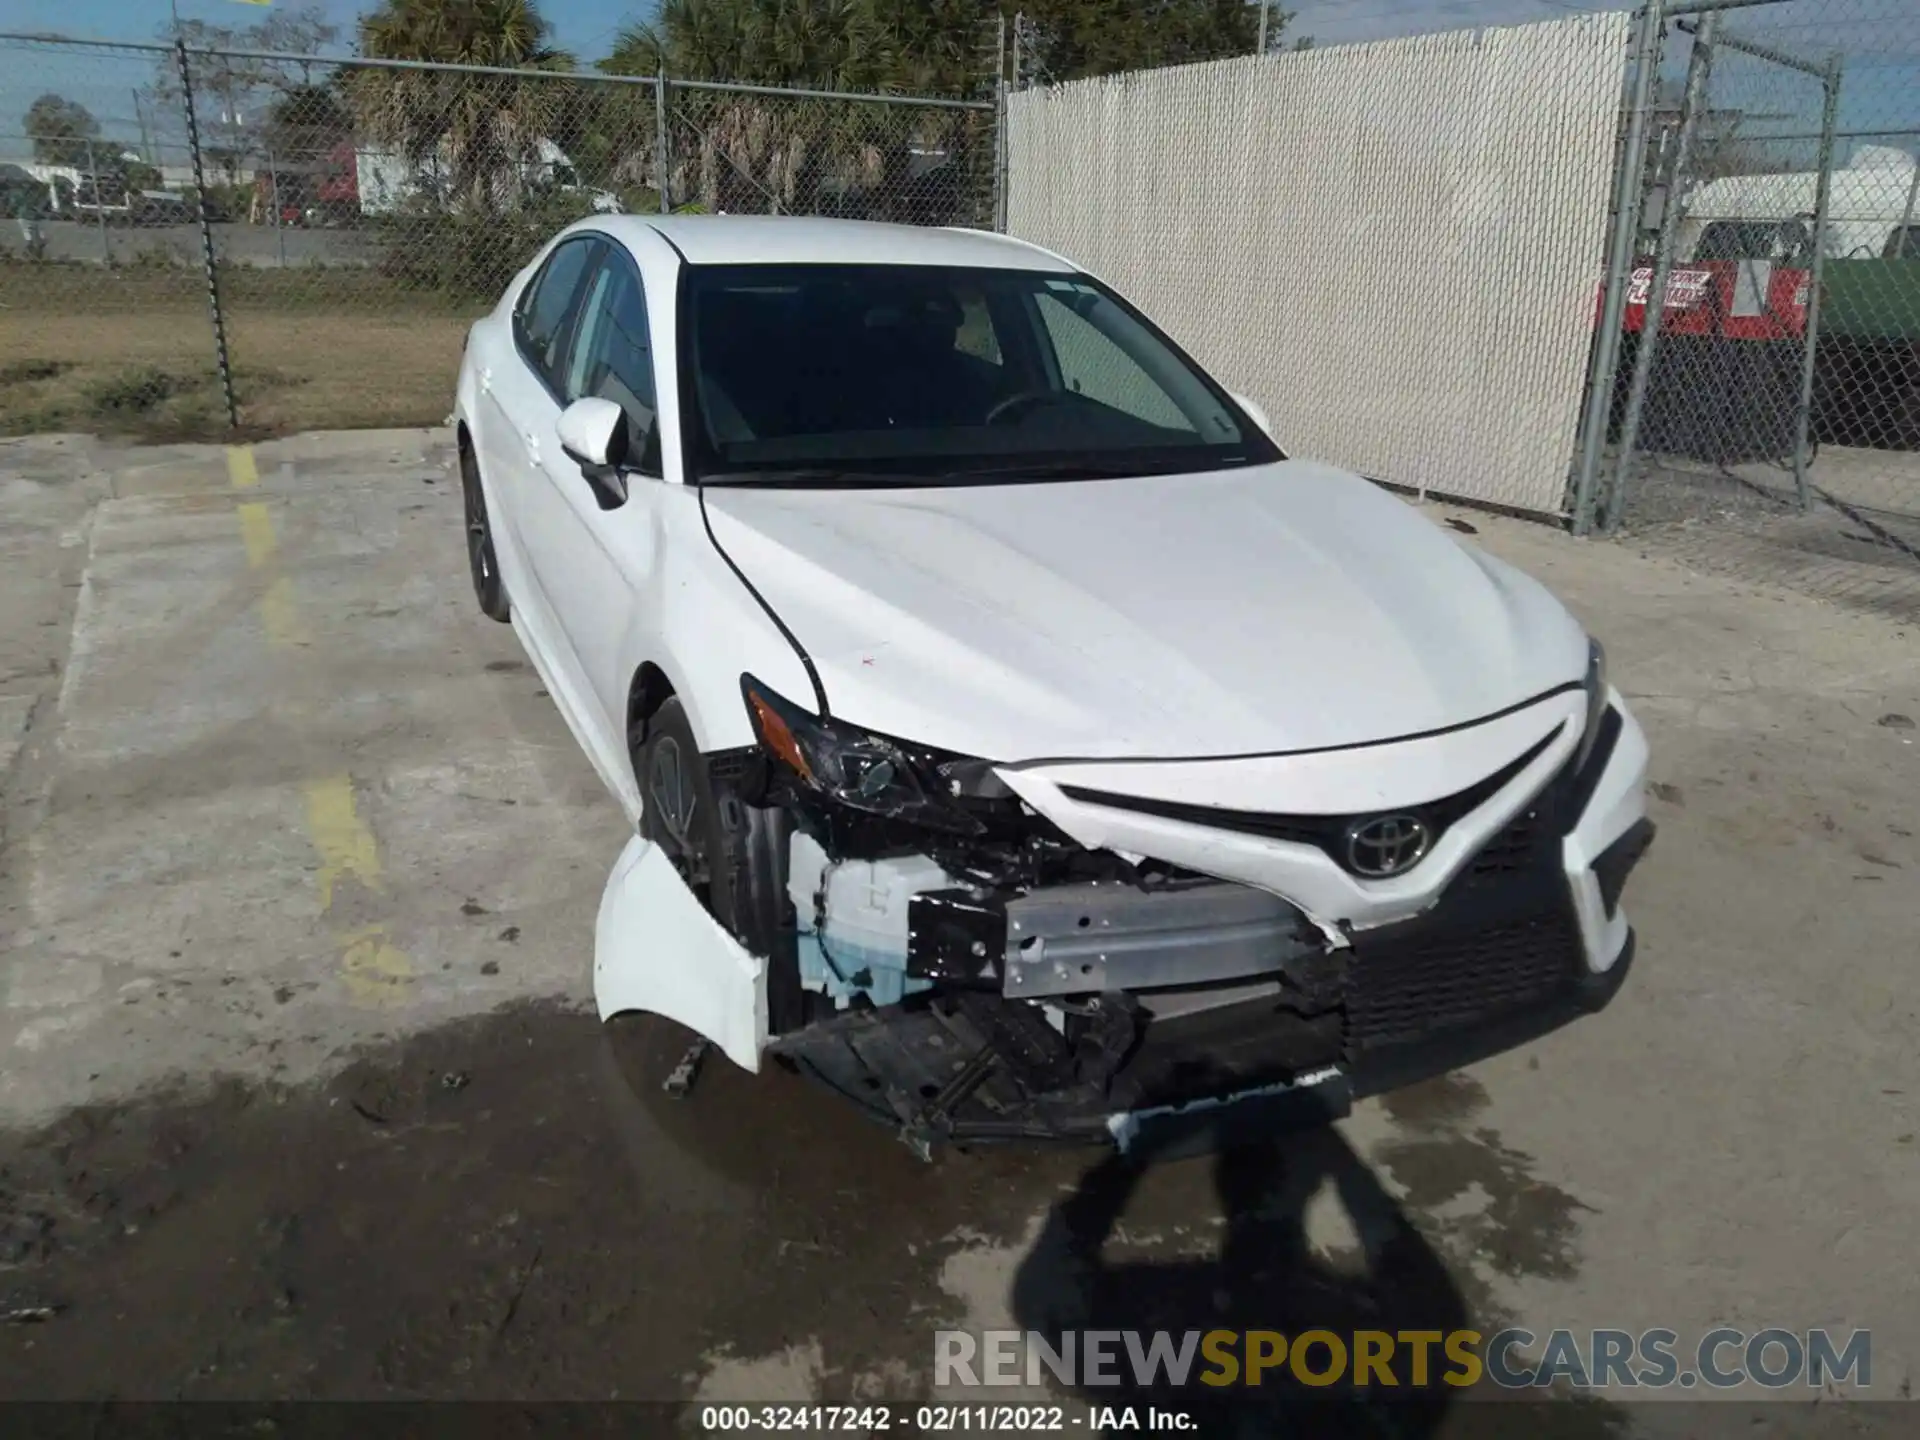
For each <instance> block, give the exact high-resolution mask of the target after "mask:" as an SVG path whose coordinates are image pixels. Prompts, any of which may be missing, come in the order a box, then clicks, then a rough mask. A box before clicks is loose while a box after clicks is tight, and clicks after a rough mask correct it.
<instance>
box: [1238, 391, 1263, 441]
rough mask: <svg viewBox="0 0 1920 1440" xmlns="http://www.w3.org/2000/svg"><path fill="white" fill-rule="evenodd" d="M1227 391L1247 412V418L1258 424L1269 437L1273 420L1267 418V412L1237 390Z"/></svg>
mask: <svg viewBox="0 0 1920 1440" xmlns="http://www.w3.org/2000/svg"><path fill="white" fill-rule="evenodd" d="M1228 393H1230V394H1231V395H1232V396H1233V403H1234V404H1236V405H1238V406H1239V407H1240V408H1241V409H1242V410H1244V411H1246V412H1247V418H1248V419H1250V420H1252V421H1253V423H1254V424H1256V425H1258V426H1259V427H1260V428H1261V429H1262V430H1264V431H1266V432H1267V435H1268V437H1269V438H1271V437H1272V435H1273V421H1271V420H1269V419H1268V418H1267V412H1266V411H1265V410H1263V409H1261V408H1260V406H1259V404H1258V403H1257V402H1256V401H1253V400H1249V399H1248V398H1247V397H1246V396H1244V395H1242V394H1240V393H1239V392H1238V391H1230V392H1228Z"/></svg>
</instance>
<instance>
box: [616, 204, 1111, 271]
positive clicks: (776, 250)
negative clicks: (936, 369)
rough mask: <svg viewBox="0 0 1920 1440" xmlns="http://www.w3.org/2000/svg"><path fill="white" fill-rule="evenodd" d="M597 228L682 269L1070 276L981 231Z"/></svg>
mask: <svg viewBox="0 0 1920 1440" xmlns="http://www.w3.org/2000/svg"><path fill="white" fill-rule="evenodd" d="M598 223H599V226H600V228H601V229H604V230H605V231H607V233H609V234H611V235H614V236H617V237H619V238H621V239H623V240H625V241H627V243H628V244H630V245H631V244H633V243H634V242H636V241H645V240H646V239H648V238H649V237H648V236H647V234H646V232H647V231H649V230H651V231H654V232H657V233H658V234H660V235H662V236H664V237H665V238H666V239H667V240H668V241H669V242H670V243H671V244H672V245H673V247H674V248H675V249H676V250H678V251H679V252H680V255H681V257H682V258H683V259H684V260H685V261H686V262H687V263H688V264H689V265H827V264H843V265H955V266H964V267H967V268H972V269H1000V270H1046V271H1052V272H1055V273H1058V274H1072V273H1073V272H1074V267H1073V265H1071V264H1070V263H1068V262H1067V261H1066V260H1063V259H1061V258H1060V257H1059V256H1058V255H1055V254H1053V253H1052V252H1050V251H1047V250H1042V249H1041V248H1040V247H1039V246H1037V245H1029V244H1027V243H1026V242H1025V241H1023V240H1015V239H1013V238H1012V237H1011V236H1007V235H996V234H994V233H993V232H991V231H987V230H958V229H955V230H944V229H934V228H932V227H929V226H924V225H884V224H879V223H876V222H874V221H869V220H826V219H821V218H819V217H817V216H806V215H608V216H605V217H603V218H602V219H601V220H600V221H599V222H598Z"/></svg>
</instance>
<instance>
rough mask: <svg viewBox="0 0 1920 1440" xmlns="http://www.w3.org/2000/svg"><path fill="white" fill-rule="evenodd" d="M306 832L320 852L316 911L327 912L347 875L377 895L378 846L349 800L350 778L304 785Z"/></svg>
mask: <svg viewBox="0 0 1920 1440" xmlns="http://www.w3.org/2000/svg"><path fill="white" fill-rule="evenodd" d="M307 829H308V831H310V832H311V833H312V835H313V848H314V849H316V850H318V851H319V852H320V908H321V909H322V910H331V909H332V908H333V901H334V897H335V894H336V893H337V891H338V889H339V886H340V882H341V881H342V880H344V879H346V878H348V877H349V876H351V877H352V878H353V879H355V880H358V881H359V882H360V883H361V884H362V885H364V886H366V888H367V889H369V890H371V891H373V892H374V893H375V894H378V893H379V892H380V891H382V890H384V889H386V880H385V879H384V878H383V877H382V876H381V874H380V846H379V844H378V842H376V841H375V840H374V838H373V832H372V831H371V830H369V829H368V828H367V825H366V822H365V821H364V820H362V819H361V818H360V811H359V808H358V807H357V806H356V805H355V804H354V801H353V779H352V777H351V776H347V775H330V776H328V777H327V778H326V779H324V780H310V781H308V782H307Z"/></svg>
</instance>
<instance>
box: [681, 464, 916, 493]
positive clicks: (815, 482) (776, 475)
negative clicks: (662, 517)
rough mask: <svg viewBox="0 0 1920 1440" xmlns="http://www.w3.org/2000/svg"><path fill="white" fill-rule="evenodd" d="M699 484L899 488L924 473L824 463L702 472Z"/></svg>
mask: <svg viewBox="0 0 1920 1440" xmlns="http://www.w3.org/2000/svg"><path fill="white" fill-rule="evenodd" d="M699 483H700V484H702V485H716V486H718V485H739V486H747V485H761V486H766V487H768V488H769V489H808V490H856V489H868V488H874V489H880V488H888V487H891V488H899V487H901V486H907V485H925V484H927V483H928V480H927V478H926V477H925V476H923V475H905V474H901V473H900V472H898V471H892V470H839V469H830V468H828V467H826V466H814V467H805V468H800V469H794V470H724V471H721V472H719V473H717V474H711V475H702V476H701V477H700V482H699Z"/></svg>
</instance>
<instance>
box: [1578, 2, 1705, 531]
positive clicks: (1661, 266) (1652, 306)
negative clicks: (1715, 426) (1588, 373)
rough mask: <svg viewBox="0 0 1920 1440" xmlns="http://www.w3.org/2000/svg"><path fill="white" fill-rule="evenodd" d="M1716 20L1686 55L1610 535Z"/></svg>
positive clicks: (1660, 316)
mask: <svg viewBox="0 0 1920 1440" xmlns="http://www.w3.org/2000/svg"><path fill="white" fill-rule="evenodd" d="M1718 19H1719V17H1718V16H1717V15H1714V14H1713V13H1712V12H1709V13H1707V14H1706V15H1704V16H1702V17H1701V19H1700V25H1699V28H1698V29H1697V30H1696V31H1695V32H1694V36H1693V54H1692V55H1690V56H1688V57H1687V87H1686V90H1685V91H1684V92H1683V94H1682V95H1681V99H1680V131H1679V133H1678V134H1677V135H1676V136H1674V141H1673V158H1672V160H1671V161H1670V162H1669V164H1668V166H1667V173H1666V182H1667V190H1666V199H1665V200H1664V202H1663V203H1662V204H1661V206H1660V239H1659V241H1658V242H1657V243H1656V244H1655V246H1654V252H1653V277H1652V280H1651V282H1650V283H1649V284H1648V286H1647V308H1646V318H1645V319H1644V320H1643V321H1642V322H1641V324H1640V346H1639V348H1638V349H1637V350H1636V351H1635V352H1634V357H1633V382H1632V384H1631V385H1630V386H1629V387H1628V389H1627V408H1626V413H1625V414H1624V415H1623V416H1622V417H1621V420H1620V448H1619V453H1618V454H1617V455H1616V456H1615V457H1614V462H1613V483H1612V484H1611V485H1610V486H1608V487H1607V493H1606V497H1605V504H1604V506H1603V507H1602V509H1603V513H1602V515H1601V517H1600V525H1601V529H1602V530H1604V531H1606V532H1608V533H1611V532H1612V531H1614V530H1615V529H1617V528H1618V527H1619V524H1620V515H1621V511H1622V510H1624V509H1625V508H1626V503H1627V486H1628V473H1629V471H1631V469H1632V468H1633V452H1634V447H1635V446H1637V445H1638V444H1639V441H1640V420H1641V417H1642V416H1643V415H1644V414H1645V413H1646V407H1647V386H1648V384H1649V383H1650V382H1651V381H1652V379H1653V362H1654V359H1655V358H1656V357H1657V356H1658V354H1659V352H1660V328H1661V326H1662V324H1664V323H1665V321H1666V314H1667V281H1668V279H1669V278H1670V277H1671V276H1672V274H1673V248H1674V242H1675V240H1676V239H1677V238H1678V235H1679V231H1680V193H1681V190H1682V189H1683V188H1684V186H1685V184H1686V180H1687V173H1688V167H1689V162H1690V161H1691V160H1692V158H1693V141H1694V137H1695V136H1696V135H1697V134H1698V133H1699V131H1700V112H1701V110H1702V109H1703V108H1704V106H1705V105H1706V99H1707V82H1708V81H1709V80H1710V79H1711V78H1712V75H1713V32H1714V27H1715V23H1716V21H1717V20H1718Z"/></svg>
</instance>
